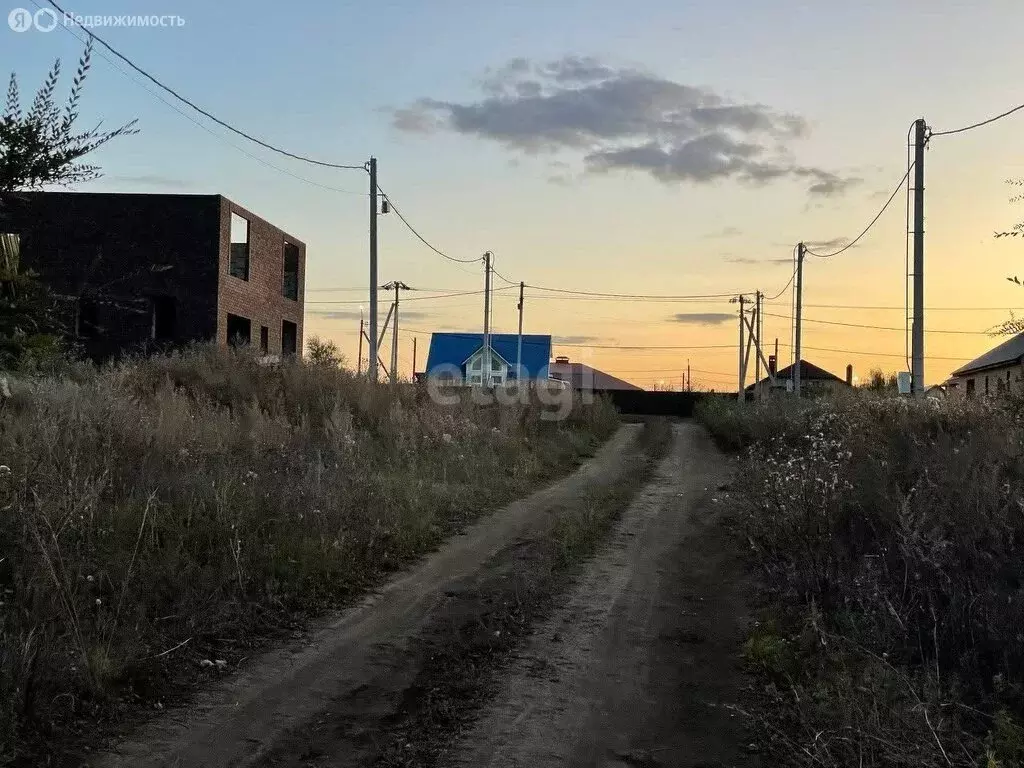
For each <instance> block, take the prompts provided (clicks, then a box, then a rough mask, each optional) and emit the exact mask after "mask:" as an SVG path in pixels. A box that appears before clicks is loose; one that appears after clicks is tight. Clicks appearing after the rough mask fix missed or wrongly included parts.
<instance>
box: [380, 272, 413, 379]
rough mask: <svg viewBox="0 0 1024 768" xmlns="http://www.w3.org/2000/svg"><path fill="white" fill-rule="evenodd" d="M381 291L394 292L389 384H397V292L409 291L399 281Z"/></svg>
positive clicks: (391, 283) (389, 284)
mask: <svg viewBox="0 0 1024 768" xmlns="http://www.w3.org/2000/svg"><path fill="white" fill-rule="evenodd" d="M381 290H382V291H394V292H395V301H394V303H393V304H392V305H391V310H392V312H393V313H394V322H393V323H392V325H391V383H392V384H395V383H397V382H398V292H399V291H408V290H411V289H410V288H409V286H408V285H406V284H405V283H403V282H402V281H401V280H393V281H392V282H390V283H388V284H387V285H383V286H381ZM390 314H391V313H389V316H390Z"/></svg>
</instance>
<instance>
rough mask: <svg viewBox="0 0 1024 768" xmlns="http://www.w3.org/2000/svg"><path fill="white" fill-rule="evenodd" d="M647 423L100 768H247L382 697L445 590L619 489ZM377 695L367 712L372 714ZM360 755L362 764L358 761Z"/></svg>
mask: <svg viewBox="0 0 1024 768" xmlns="http://www.w3.org/2000/svg"><path fill="white" fill-rule="evenodd" d="M640 431H641V427H640V426H639V425H628V426H624V427H622V428H621V429H620V430H619V431H618V432H617V433H616V435H615V436H613V437H612V439H611V440H609V441H608V442H607V443H606V444H605V445H604V446H603V447H602V448H601V450H600V451H599V453H598V454H597V456H595V457H594V458H593V459H592V460H591V461H589V462H587V463H586V464H584V465H583V466H582V467H581V468H580V469H579V470H578V471H577V472H576V473H574V474H573V475H571V476H569V477H567V478H564V479H563V480H561V481H559V482H556V483H554V484H553V485H551V486H549V487H547V488H544V489H542V490H539V491H538V492H537V493H535V494H533V495H531V496H530V497H528V498H526V499H523V500H520V501H518V502H514V503H512V504H510V505H508V506H507V507H505V508H504V509H502V510H500V511H499V512H496V513H494V514H493V515H490V516H489V517H487V518H486V519H484V520H481V521H480V522H478V523H477V524H475V525H474V526H472V527H471V528H469V529H468V530H467V531H466V532H465V533H464V534H462V535H459V536H456V537H454V538H453V539H451V540H450V541H449V542H448V543H447V544H445V545H444V546H443V547H442V548H441V549H440V550H439V551H437V552H436V553H434V554H432V555H430V556H428V557H427V558H425V559H424V560H423V561H422V562H421V563H420V564H418V565H417V566H415V567H414V568H412V569H410V570H409V571H407V572H406V573H405V574H403V575H401V576H399V577H398V578H396V579H395V580H393V581H391V582H390V583H388V584H387V585H386V586H385V587H383V588H382V589H380V590H379V591H378V592H377V593H376V594H374V595H372V596H370V597H368V598H367V599H366V600H364V601H363V602H362V603H361V604H359V605H357V606H354V607H353V608H351V609H349V610H347V611H345V612H343V613H342V614H341V615H340V616H339V617H337V618H336V619H335V620H333V621H331V622H328V623H325V624H324V625H323V626H321V627H320V628H319V629H317V630H316V631H315V632H313V633H312V634H311V636H310V642H309V643H308V644H307V645H306V646H305V647H302V648H295V647H293V648H287V649H279V650H276V651H273V652H270V653H267V654H265V655H264V656H263V657H261V658H260V659H258V660H255V661H253V662H252V663H251V664H250V665H248V666H247V668H246V669H245V670H243V671H241V672H239V673H238V674H236V675H234V676H233V677H231V678H229V679H228V680H227V681H225V682H224V683H223V684H222V685H219V686H217V687H214V688H211V689H210V690H207V691H204V692H203V693H201V694H200V695H198V696H197V697H196V699H195V701H194V703H193V704H192V705H191V706H190V707H189V708H188V709H187V710H184V711H177V712H168V713H167V714H166V716H164V717H162V718H160V719H158V720H156V721H154V722H152V723H150V724H148V725H146V726H143V727H142V728H140V729H139V730H138V731H137V732H136V733H134V734H132V735H131V736H130V737H129V738H127V739H125V740H124V741H123V742H122V743H121V744H120V745H119V746H118V747H117V749H116V751H114V752H110V753H108V754H106V755H102V756H99V757H97V758H95V759H94V760H92V761H90V765H92V766H95V768H157V766H160V767H164V768H240V767H241V766H253V765H256V764H257V763H258V762H259V761H261V760H263V759H264V758H266V757H267V756H268V755H269V754H270V752H271V750H272V749H273V747H274V746H275V745H276V744H278V743H280V742H281V741H282V740H284V739H285V737H286V736H287V734H289V733H293V732H295V731H297V730H298V729H300V728H301V727H302V726H304V725H306V724H308V723H311V722H314V723H315V722H316V720H317V719H318V715H319V714H320V713H322V712H323V711H324V709H325V708H326V707H327V705H328V704H329V702H331V701H333V700H336V699H338V698H339V697H342V696H352V695H355V696H358V695H360V693H361V692H371V693H372V691H373V686H374V685H375V684H377V683H379V681H380V679H381V676H382V675H384V676H386V675H388V674H390V673H394V672H398V673H401V671H402V669H403V664H404V654H405V651H406V649H407V647H408V643H409V641H410V640H411V639H412V638H414V637H416V636H417V634H418V633H419V631H420V629H421V628H422V627H423V626H424V625H425V623H426V622H427V621H428V619H429V617H430V616H431V614H432V612H433V611H435V610H436V609H437V608H438V606H439V605H440V604H442V603H443V600H444V596H445V592H446V590H448V589H449V588H450V587H451V586H452V585H454V584H455V583H456V582H458V581H459V580H460V579H465V578H466V577H467V575H471V574H473V573H475V572H477V571H479V569H480V568H481V567H482V566H483V564H484V563H486V562H488V560H490V559H491V558H492V557H494V556H495V555H496V554H497V553H498V552H499V551H501V550H502V549H503V548H506V547H508V546H510V545H512V544H514V543H515V541H516V540H517V538H518V537H520V536H521V535H523V534H524V533H525V532H527V531H529V530H530V529H531V527H533V526H537V525H544V524H545V521H546V518H547V517H548V516H549V514H550V512H551V510H553V509H555V508H557V507H558V506H559V505H560V504H563V503H570V502H572V501H573V500H574V499H578V498H579V497H580V496H581V495H583V494H585V493H587V492H591V491H592V490H593V489H595V488H602V487H611V486H613V485H614V484H615V483H616V482H617V481H619V480H620V479H621V478H622V476H623V473H624V472H626V471H627V468H628V462H626V461H624V457H627V456H630V455H635V454H636V453H637V451H638V450H639V448H638V444H637V436H638V434H639V433H640ZM374 706H375V701H374V700H373V698H372V696H371V697H369V700H368V701H366V707H367V708H368V709H369V710H370V711H372V708H373V707H374ZM353 757H355V756H353Z"/></svg>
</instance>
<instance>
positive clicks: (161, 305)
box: [150, 296, 178, 341]
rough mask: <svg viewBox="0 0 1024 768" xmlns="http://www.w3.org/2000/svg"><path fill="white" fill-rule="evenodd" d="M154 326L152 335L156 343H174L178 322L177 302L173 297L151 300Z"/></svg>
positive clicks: (157, 297)
mask: <svg viewBox="0 0 1024 768" xmlns="http://www.w3.org/2000/svg"><path fill="white" fill-rule="evenodd" d="M150 311H151V312H152V319H153V325H152V328H151V332H150V335H151V336H152V338H153V340H154V341H173V340H174V337H175V328H176V326H177V321H178V307H177V302H176V301H175V299H174V297H173V296H153V297H151V298H150Z"/></svg>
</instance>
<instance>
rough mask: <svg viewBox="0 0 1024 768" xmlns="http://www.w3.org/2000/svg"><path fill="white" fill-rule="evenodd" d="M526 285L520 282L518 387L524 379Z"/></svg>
mask: <svg viewBox="0 0 1024 768" xmlns="http://www.w3.org/2000/svg"><path fill="white" fill-rule="evenodd" d="M525 287H526V283H524V282H523V281H521V280H520V281H519V338H518V340H517V341H516V386H517V387H518V386H519V385H520V382H521V380H522V378H523V289H524V288H525Z"/></svg>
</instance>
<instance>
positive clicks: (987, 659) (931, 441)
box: [704, 393, 1024, 768]
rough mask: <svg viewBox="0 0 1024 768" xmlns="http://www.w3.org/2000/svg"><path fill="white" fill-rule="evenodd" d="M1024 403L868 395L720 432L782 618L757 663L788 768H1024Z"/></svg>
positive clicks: (729, 413)
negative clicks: (734, 457)
mask: <svg viewBox="0 0 1024 768" xmlns="http://www.w3.org/2000/svg"><path fill="white" fill-rule="evenodd" d="M1022 413H1024V409H1022V404H1021V403H1020V402H1019V401H1014V402H1004V403H1000V404H995V403H985V402H980V401H973V402H967V401H957V400H954V401H949V402H941V403H934V402H928V401H910V400H906V399H900V398H896V397H885V396H875V395H870V394H863V393H858V394H854V395H850V396H848V397H845V398H840V399H835V400H829V401H819V402H816V403H810V404H808V403H794V402H793V401H792V400H788V401H782V402H774V403H771V404H766V405H764V406H757V405H751V404H748V405H747V407H746V408H743V409H739V408H736V407H733V406H728V405H715V406H712V407H711V408H710V409H706V410H705V412H704V419H705V423H707V424H708V425H709V426H710V427H711V429H712V430H714V431H716V432H717V433H718V435H717V436H718V439H719V441H720V443H721V444H723V445H732V446H734V447H738V446H747V447H748V448H747V452H746V454H745V458H744V463H743V467H742V471H741V472H739V473H738V477H739V478H740V479H739V481H738V483H739V484H738V486H737V488H736V490H737V491H738V494H737V495H736V496H737V497H736V499H735V501H736V504H737V509H738V511H739V514H740V518H741V521H742V525H741V530H742V534H743V536H744V541H745V543H747V544H748V545H749V547H750V552H751V556H752V559H753V562H755V563H756V564H757V566H758V567H759V569H760V572H761V574H762V575H763V577H764V583H765V586H766V589H767V592H768V598H769V606H770V607H769V608H768V609H767V610H766V613H765V616H764V617H763V623H762V625H761V626H760V627H759V628H758V629H757V630H756V631H755V632H754V634H753V635H752V637H751V638H750V641H749V642H748V646H747V651H748V653H747V656H748V659H749V660H750V662H751V664H752V665H753V667H754V668H755V669H756V670H758V671H759V672H760V674H761V680H762V682H763V683H764V684H765V686H764V700H763V701H761V703H760V708H759V710H758V712H756V713H751V714H755V715H756V716H757V719H758V720H759V722H760V723H761V725H762V726H763V728H764V739H765V741H766V743H767V744H768V745H769V746H770V749H771V754H772V756H773V758H774V760H775V761H776V764H782V765H806V766H811V765H818V766H978V765H982V766H987V768H995V766H1006V767H1008V766H1018V765H1022V764H1024V762H1022V761H1024V731H1022V730H1021V723H1022V722H1024V681H1022V678H1021V670H1022V669H1024V634H1022V632H1021V627H1022V626H1024V514H1022V511H1024V483H1022V480H1024V419H1022Z"/></svg>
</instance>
